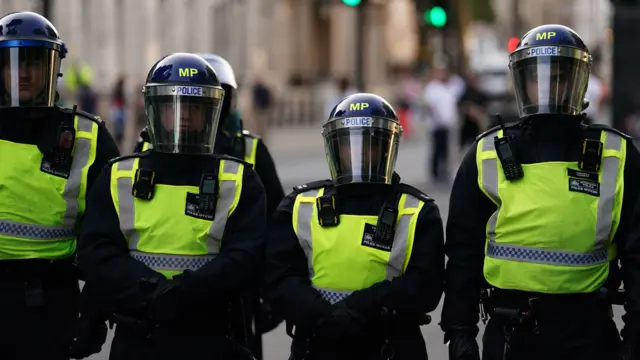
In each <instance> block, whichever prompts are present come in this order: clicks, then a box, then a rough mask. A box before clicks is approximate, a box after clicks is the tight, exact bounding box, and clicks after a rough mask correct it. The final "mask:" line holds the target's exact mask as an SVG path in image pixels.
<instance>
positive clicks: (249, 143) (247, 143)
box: [244, 136, 255, 161]
mask: <svg viewBox="0 0 640 360" xmlns="http://www.w3.org/2000/svg"><path fill="white" fill-rule="evenodd" d="M254 144H255V142H254V141H253V138H252V137H249V136H245V137H244V158H245V159H250V158H251V155H252V154H253V146H254ZM251 160H252V161H253V160H255V159H251Z"/></svg>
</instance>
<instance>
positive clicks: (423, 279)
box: [345, 202, 444, 316]
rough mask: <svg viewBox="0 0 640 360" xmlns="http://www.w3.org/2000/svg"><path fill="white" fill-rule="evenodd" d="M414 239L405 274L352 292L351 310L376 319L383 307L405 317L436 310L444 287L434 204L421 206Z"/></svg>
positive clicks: (441, 232) (441, 236) (441, 239)
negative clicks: (405, 315)
mask: <svg viewBox="0 0 640 360" xmlns="http://www.w3.org/2000/svg"><path fill="white" fill-rule="evenodd" d="M414 236H415V238H414V243H413V249H412V252H411V259H410V260H409V264H408V266H407V270H406V272H405V274H404V275H403V276H400V277H398V278H396V279H394V280H393V281H386V280H385V281H382V282H379V283H377V284H375V285H373V286H371V287H369V288H366V289H363V290H359V291H356V292H354V293H353V294H351V295H350V296H349V297H347V298H346V299H345V302H346V303H347V304H348V305H349V307H350V308H352V309H354V310H357V311H359V312H361V313H362V314H363V315H371V316H375V315H377V314H380V311H381V310H382V308H383V307H385V308H387V309H389V310H395V311H396V312H397V313H399V314H407V315H411V314H425V313H427V312H431V311H433V310H435V309H436V307H438V303H439V302H440V297H441V296H442V291H443V287H444V230H443V227H442V218H441V217H440V211H439V210H438V207H437V206H436V204H435V203H433V202H428V203H425V204H424V206H423V208H422V210H421V211H420V214H419V215H418V223H417V225H416V230H415V235H414Z"/></svg>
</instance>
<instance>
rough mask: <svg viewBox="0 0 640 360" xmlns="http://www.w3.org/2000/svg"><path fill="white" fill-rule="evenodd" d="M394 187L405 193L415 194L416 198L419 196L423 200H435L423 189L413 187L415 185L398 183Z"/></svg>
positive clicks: (397, 190)
mask: <svg viewBox="0 0 640 360" xmlns="http://www.w3.org/2000/svg"><path fill="white" fill-rule="evenodd" d="M394 187H395V188H396V192H398V193H403V194H409V195H411V196H415V197H416V198H418V199H420V200H422V201H424V202H433V201H435V200H433V198H431V197H430V196H429V195H427V194H425V193H424V192H422V191H421V190H419V189H416V188H415V187H413V186H411V185H409V184H397V185H394Z"/></svg>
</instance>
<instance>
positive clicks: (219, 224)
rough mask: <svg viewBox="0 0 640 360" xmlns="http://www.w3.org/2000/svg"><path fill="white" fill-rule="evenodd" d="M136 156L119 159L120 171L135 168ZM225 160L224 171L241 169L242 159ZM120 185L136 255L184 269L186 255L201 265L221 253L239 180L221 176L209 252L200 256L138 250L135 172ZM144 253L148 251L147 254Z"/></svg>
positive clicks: (125, 227)
mask: <svg viewBox="0 0 640 360" xmlns="http://www.w3.org/2000/svg"><path fill="white" fill-rule="evenodd" d="M135 160H136V159H135V158H131V159H125V160H122V161H119V162H118V163H117V169H118V171H132V170H133V166H134V163H135ZM223 162H224V165H223V172H224V173H227V174H236V175H237V174H238V173H239V171H240V164H239V163H237V162H235V161H229V160H224V161H223ZM117 187H118V212H119V217H120V230H121V231H122V233H123V234H124V236H125V237H126V238H127V239H128V241H129V250H130V251H131V255H132V256H134V257H136V256H138V257H140V258H143V259H144V261H143V262H145V263H149V264H163V266H169V265H170V264H174V265H176V266H178V268H172V269H170V270H183V269H184V268H180V267H179V266H181V265H184V264H186V263H187V262H188V261H187V260H185V259H191V260H190V262H189V264H194V265H193V266H198V267H199V266H202V264H205V263H206V262H207V261H209V260H211V259H212V258H214V257H215V255H217V254H219V253H220V244H221V241H222V236H223V235H224V229H225V228H226V225H227V220H228V217H229V212H230V211H231V208H232V206H233V202H234V200H235V196H236V180H226V179H220V197H219V198H218V204H217V206H216V212H215V217H214V221H213V222H212V223H211V226H210V227H209V231H208V238H209V241H207V244H206V245H207V255H198V256H182V255H162V254H149V253H143V252H140V251H139V250H138V244H139V242H140V234H139V233H138V231H137V230H136V228H135V205H134V197H133V195H132V194H131V189H132V188H133V176H125V177H119V178H118V179H117ZM141 254H144V256H142V255H141ZM197 259H200V260H197ZM170 260H171V261H170ZM141 261H142V260H141ZM190 266H191V265H190ZM165 269H169V268H165Z"/></svg>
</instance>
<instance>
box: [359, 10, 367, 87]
mask: <svg viewBox="0 0 640 360" xmlns="http://www.w3.org/2000/svg"><path fill="white" fill-rule="evenodd" d="M368 5H369V0H362V3H360V6H358V7H357V8H356V18H357V19H356V27H357V29H356V45H357V46H356V49H357V50H356V86H357V87H358V91H366V90H365V72H364V55H365V54H364V53H365V51H366V44H365V40H366V36H365V27H366V16H367V10H368V8H369V6H368Z"/></svg>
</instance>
